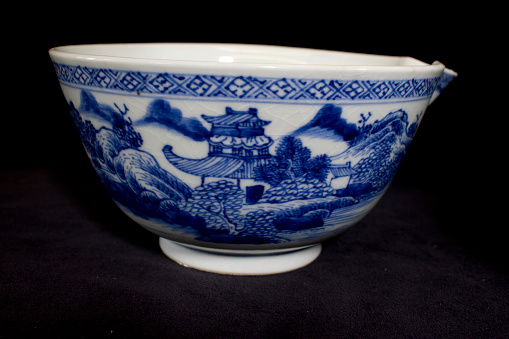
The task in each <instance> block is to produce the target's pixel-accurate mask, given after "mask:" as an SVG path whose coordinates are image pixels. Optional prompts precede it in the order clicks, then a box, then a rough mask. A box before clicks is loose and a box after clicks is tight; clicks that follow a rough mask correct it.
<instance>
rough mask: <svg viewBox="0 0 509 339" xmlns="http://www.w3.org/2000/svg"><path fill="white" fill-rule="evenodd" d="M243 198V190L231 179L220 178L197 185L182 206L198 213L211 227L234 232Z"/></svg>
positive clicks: (192, 212)
mask: <svg viewBox="0 0 509 339" xmlns="http://www.w3.org/2000/svg"><path fill="white" fill-rule="evenodd" d="M244 199H245V193H244V191H243V190H241V189H240V188H238V187H237V185H236V184H235V183H233V182H231V181H227V180H220V181H217V182H211V183H208V184H206V185H204V186H200V187H197V188H196V189H195V190H194V192H193V195H192V197H191V198H189V199H188V201H187V204H186V206H184V207H183V208H184V209H185V210H186V211H187V212H188V213H190V214H192V215H200V216H201V217H203V218H204V219H205V221H206V223H207V227H208V228H211V229H217V230H220V229H225V230H227V231H228V232H229V233H230V234H236V233H237V232H238V231H239V229H238V228H241V227H243V226H242V225H241V219H242V218H241V216H240V209H241V208H242V203H243V201H244Z"/></svg>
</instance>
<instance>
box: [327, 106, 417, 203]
mask: <svg viewBox="0 0 509 339" xmlns="http://www.w3.org/2000/svg"><path fill="white" fill-rule="evenodd" d="M366 121H367V120H366ZM366 121H364V123H363V124H362V125H361V126H360V127H359V128H358V132H359V133H358V135H357V136H356V137H354V138H352V139H350V140H349V144H350V146H349V148H348V149H347V150H345V151H344V152H342V153H341V154H338V155H336V156H333V157H331V162H332V163H347V162H350V163H351V164H352V168H353V170H354V172H355V174H353V175H352V178H351V180H350V185H349V187H348V188H347V189H346V190H345V192H343V194H346V195H352V196H358V195H361V194H365V193H368V192H372V193H376V192H379V191H381V190H383V189H384V188H385V187H386V186H387V184H389V182H390V181H391V180H392V178H393V177H394V175H395V174H396V171H397V168H398V165H399V164H400V162H401V160H402V158H403V156H404V155H405V152H406V149H407V147H408V145H409V144H410V141H411V140H412V136H413V134H414V133H415V130H416V128H417V127H416V125H417V123H413V124H410V125H409V123H408V115H407V113H406V112H405V111H403V110H401V109H400V110H397V111H395V112H391V113H389V114H387V115H386V116H385V117H384V118H383V119H382V120H380V121H378V120H377V121H375V122H373V123H371V124H366ZM387 173H388V174H389V175H387Z"/></svg>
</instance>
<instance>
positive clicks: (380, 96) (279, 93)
mask: <svg viewBox="0 0 509 339" xmlns="http://www.w3.org/2000/svg"><path fill="white" fill-rule="evenodd" d="M53 65H54V67H55V71H56V73H57V76H58V79H59V80H60V81H62V82H65V83H69V84H75V85H82V86H87V87H96V88H102V89H110V90H117V91H124V92H130V93H137V94H141V93H150V94H165V95H169V96H178V97H182V96H184V97H203V98H216V99H219V98H230V99H251V100H255V101H256V100H263V101H268V100H269V101H292V102H297V101H325V102H333V101H335V100H347V101H349V100H390V99H412V98H427V97H430V96H431V95H432V94H433V92H434V91H435V88H436V86H437V84H438V81H439V79H440V78H429V79H411V80H341V79H337V80H330V79H329V80H325V79H289V78H269V77H252V76H247V75H246V76H231V75H222V76H218V75H207V74H169V73H157V72H132V71H122V70H113V69H100V68H90V67H83V66H70V65H64V64H59V63H53Z"/></svg>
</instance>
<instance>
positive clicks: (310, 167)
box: [255, 136, 330, 186]
mask: <svg viewBox="0 0 509 339" xmlns="http://www.w3.org/2000/svg"><path fill="white" fill-rule="evenodd" d="M329 165H330V159H329V157H328V156H327V155H325V154H322V155H318V156H315V157H311V150H310V149H309V148H307V147H305V146H304V145H303V144H302V141H301V140H300V139H299V138H296V137H293V136H286V137H284V138H283V139H282V140H281V142H280V143H279V144H278V146H277V148H276V156H274V157H272V159H271V161H270V162H269V163H268V164H267V165H264V166H260V167H258V168H257V169H256V170H255V179H256V180H258V181H263V182H266V183H268V184H270V185H271V186H277V185H279V184H280V183H281V182H283V181H285V180H289V181H291V182H295V181H296V180H297V178H301V177H304V178H306V179H317V180H318V181H320V182H325V179H326V178H327V174H328V171H329Z"/></svg>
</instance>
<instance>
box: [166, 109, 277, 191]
mask: <svg viewBox="0 0 509 339" xmlns="http://www.w3.org/2000/svg"><path fill="white" fill-rule="evenodd" d="M202 118H203V119H204V120H205V121H207V122H208V123H210V124H211V125H212V129H211V134H212V136H211V137H210V138H209V140H208V142H209V154H208V157H206V158H203V159H188V158H182V157H180V156H178V155H176V154H175V153H173V151H172V147H171V146H169V145H167V146H165V147H164V148H163V153H164V155H165V156H166V159H168V161H169V162H170V163H171V164H172V165H173V166H175V167H176V168H178V169H179V170H181V171H183V172H186V173H189V174H193V175H196V176H199V177H201V178H202V184H203V183H204V181H205V178H208V177H212V178H231V179H237V182H238V184H239V185H240V180H241V179H252V178H254V174H255V168H256V167H258V166H260V165H263V164H265V163H267V162H268V160H269V159H270V157H271V155H270V154H269V147H270V146H271V145H272V144H273V140H272V139H271V138H270V137H268V136H266V135H265V131H264V126H266V125H268V124H269V123H270V121H264V120H261V119H260V118H258V110H257V109H256V108H249V110H247V111H234V110H232V109H231V108H230V107H226V114H225V115H221V116H207V115H202Z"/></svg>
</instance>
